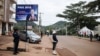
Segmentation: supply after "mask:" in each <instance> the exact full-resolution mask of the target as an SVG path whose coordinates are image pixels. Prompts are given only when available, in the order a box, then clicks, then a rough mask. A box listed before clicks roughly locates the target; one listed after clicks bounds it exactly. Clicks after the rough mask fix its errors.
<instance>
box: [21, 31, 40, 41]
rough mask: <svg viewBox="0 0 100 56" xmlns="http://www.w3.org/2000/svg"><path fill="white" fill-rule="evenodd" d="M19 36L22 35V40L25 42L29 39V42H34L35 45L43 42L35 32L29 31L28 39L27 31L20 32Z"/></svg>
mask: <svg viewBox="0 0 100 56" xmlns="http://www.w3.org/2000/svg"><path fill="white" fill-rule="evenodd" d="M19 35H20V39H21V40H24V41H25V40H27V39H29V42H33V43H36V42H37V43H39V42H41V37H40V36H39V35H37V34H35V33H34V32H33V31H29V30H28V31H27V38H26V31H20V32H19Z"/></svg>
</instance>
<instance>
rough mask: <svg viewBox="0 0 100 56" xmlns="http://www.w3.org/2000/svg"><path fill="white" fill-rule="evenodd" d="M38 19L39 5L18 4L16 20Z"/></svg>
mask: <svg viewBox="0 0 100 56" xmlns="http://www.w3.org/2000/svg"><path fill="white" fill-rule="evenodd" d="M26 20H27V21H38V5H37V4H31V5H16V21H26Z"/></svg>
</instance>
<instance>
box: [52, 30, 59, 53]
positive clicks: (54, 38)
mask: <svg viewBox="0 0 100 56" xmlns="http://www.w3.org/2000/svg"><path fill="white" fill-rule="evenodd" d="M52 37H53V48H52V50H53V54H56V51H55V48H56V45H57V43H58V39H57V37H56V31H53V36H52Z"/></svg>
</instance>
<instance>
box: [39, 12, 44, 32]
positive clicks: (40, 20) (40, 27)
mask: <svg viewBox="0 0 100 56" xmlns="http://www.w3.org/2000/svg"><path fill="white" fill-rule="evenodd" d="M41 14H43V13H41V12H40V13H39V33H41V29H42V26H41V25H42V19H41Z"/></svg>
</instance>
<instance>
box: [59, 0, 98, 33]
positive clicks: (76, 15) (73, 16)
mask: <svg viewBox="0 0 100 56" xmlns="http://www.w3.org/2000/svg"><path fill="white" fill-rule="evenodd" d="M85 3H86V2H84V1H80V2H78V3H76V4H71V5H70V6H66V10H65V11H64V12H63V14H57V17H63V18H65V19H67V20H69V21H71V22H72V23H71V24H72V25H70V29H73V30H74V31H73V32H75V30H79V29H80V28H82V27H84V26H87V27H88V28H90V29H94V26H96V25H97V22H96V19H97V17H93V16H91V17H88V16H86V15H87V14H89V12H88V8H85V7H84V6H85ZM76 32H77V31H76Z"/></svg>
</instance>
